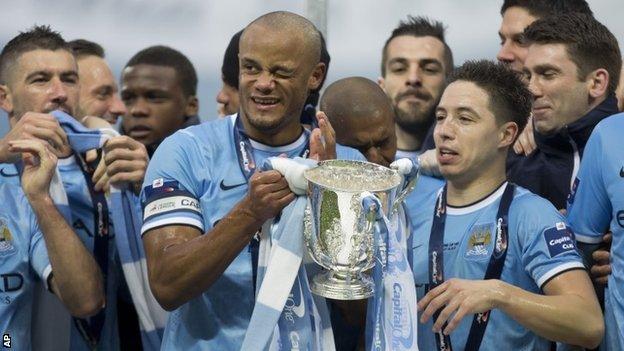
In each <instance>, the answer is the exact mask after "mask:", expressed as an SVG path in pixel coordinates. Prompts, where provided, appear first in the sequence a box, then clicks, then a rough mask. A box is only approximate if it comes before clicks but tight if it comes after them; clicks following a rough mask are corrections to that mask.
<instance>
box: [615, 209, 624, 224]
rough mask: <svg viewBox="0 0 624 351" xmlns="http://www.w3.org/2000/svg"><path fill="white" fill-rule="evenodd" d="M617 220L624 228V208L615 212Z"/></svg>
mask: <svg viewBox="0 0 624 351" xmlns="http://www.w3.org/2000/svg"><path fill="white" fill-rule="evenodd" d="M615 220H616V221H617V224H618V225H619V226H620V227H622V228H624V210H619V211H617V213H616V214H615Z"/></svg>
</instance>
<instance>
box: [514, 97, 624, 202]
mask: <svg viewBox="0 0 624 351" xmlns="http://www.w3.org/2000/svg"><path fill="white" fill-rule="evenodd" d="M616 113H618V107H617V99H616V98H615V95H610V96H608V97H607V99H605V101H603V102H602V103H601V104H600V105H598V106H596V107H595V108H594V109H593V110H591V111H589V113H587V114H586V115H585V116H583V117H581V118H580V119H578V120H577V121H576V122H574V123H571V124H569V125H568V126H566V127H564V128H563V129H562V130H561V131H559V132H558V133H556V134H554V135H548V136H547V135H542V134H539V133H538V132H536V131H534V135H535V142H536V144H537V150H535V151H533V153H531V154H530V155H529V156H521V155H517V154H516V153H514V152H513V150H511V149H510V151H509V155H508V157H507V177H508V179H509V180H510V181H512V182H514V183H515V184H518V185H520V186H522V187H524V188H526V189H529V190H531V191H532V192H534V193H535V194H537V195H539V196H541V197H544V198H546V199H547V200H549V201H550V202H552V204H553V205H555V207H556V208H557V209H562V208H566V199H567V197H568V193H569V192H570V188H571V185H572V182H573V181H574V178H575V177H576V174H577V173H578V169H579V166H580V162H581V157H583V150H584V149H585V144H586V143H587V139H589V135H590V134H591V132H592V131H593V130H594V127H595V126H596V124H598V122H600V121H602V120H603V119H605V118H607V117H609V116H611V115H613V114H616Z"/></svg>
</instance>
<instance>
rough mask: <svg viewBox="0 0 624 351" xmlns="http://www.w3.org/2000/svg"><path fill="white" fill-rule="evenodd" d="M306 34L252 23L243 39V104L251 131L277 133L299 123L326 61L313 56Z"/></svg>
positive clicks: (241, 58) (240, 87)
mask: <svg viewBox="0 0 624 351" xmlns="http://www.w3.org/2000/svg"><path fill="white" fill-rule="evenodd" d="M310 51H311V50H310V49H309V48H307V47H306V43H305V42H304V37H303V35H300V34H299V33H292V32H290V31H288V32H287V31H278V30H274V29H270V28H267V27H265V26H263V25H261V24H252V25H251V26H250V27H249V28H247V29H246V30H245V32H244V33H243V36H242V37H241V41H240V52H239V63H240V79H239V93H240V96H239V97H240V108H241V112H242V113H243V115H244V117H245V118H246V119H247V121H248V123H249V125H250V126H251V127H252V128H253V129H255V131H248V132H250V133H254V132H255V133H260V134H262V133H264V134H270V135H271V134H277V133H278V132H280V131H281V130H284V129H286V128H288V127H291V126H298V125H299V116H300V114H301V111H302V110H303V105H304V103H305V100H306V98H307V96H308V92H309V91H310V90H311V89H315V88H317V87H318V86H319V84H320V81H321V78H322V76H323V67H324V66H323V64H317V62H318V58H316V59H315V58H313V57H310V56H311V54H310Z"/></svg>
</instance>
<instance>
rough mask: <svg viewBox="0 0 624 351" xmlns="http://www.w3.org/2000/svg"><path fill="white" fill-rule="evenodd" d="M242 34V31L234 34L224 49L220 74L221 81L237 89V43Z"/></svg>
mask: <svg viewBox="0 0 624 351" xmlns="http://www.w3.org/2000/svg"><path fill="white" fill-rule="evenodd" d="M242 34H243V31H242V30H240V31H238V32H236V34H234V35H233V36H232V39H230V43H229V44H228V46H227V48H226V49H225V54H224V55H223V64H222V65H221V74H222V75H223V81H224V82H225V83H226V84H227V85H229V86H231V87H233V88H236V89H238V72H239V67H238V43H239V42H240V37H241V35H242Z"/></svg>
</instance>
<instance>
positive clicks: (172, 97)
mask: <svg viewBox="0 0 624 351" xmlns="http://www.w3.org/2000/svg"><path fill="white" fill-rule="evenodd" d="M121 98H122V100H123V102H124V103H125V104H126V107H127V109H128V111H127V113H126V114H125V115H124V117H123V122H122V126H123V129H124V131H125V132H126V133H127V134H128V136H130V137H131V138H133V139H136V140H137V141H139V142H141V143H142V144H144V145H146V146H148V145H152V144H157V143H160V142H161V141H163V140H164V139H165V138H166V137H168V136H169V135H171V134H173V132H175V131H176V130H178V129H180V127H182V125H183V124H184V122H185V121H186V119H187V117H188V116H191V115H193V114H196V113H197V106H196V105H194V104H192V99H194V97H186V96H185V95H184V93H183V91H182V87H181V85H180V81H179V79H178V76H177V73H176V71H175V69H174V68H173V67H167V66H156V65H148V64H138V65H136V66H130V67H126V69H124V71H123V75H122V86H121Z"/></svg>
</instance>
